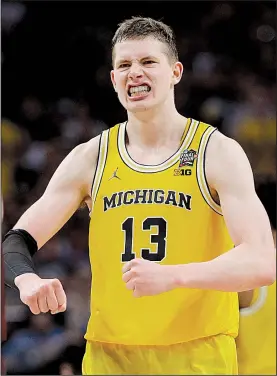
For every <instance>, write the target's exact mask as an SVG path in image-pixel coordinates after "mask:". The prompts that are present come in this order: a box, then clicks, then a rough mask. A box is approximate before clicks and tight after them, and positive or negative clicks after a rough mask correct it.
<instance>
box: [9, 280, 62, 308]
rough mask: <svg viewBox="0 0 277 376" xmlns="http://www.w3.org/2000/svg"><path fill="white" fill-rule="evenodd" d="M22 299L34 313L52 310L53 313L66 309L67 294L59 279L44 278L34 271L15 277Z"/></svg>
mask: <svg viewBox="0 0 277 376" xmlns="http://www.w3.org/2000/svg"><path fill="white" fill-rule="evenodd" d="M14 282H15V285H16V286H17V287H18V289H19V292H20V299H21V301H22V302H23V303H24V304H26V305H27V306H28V307H29V308H30V310H31V312H32V313H33V314H34V315H38V314H39V313H41V312H42V313H45V312H48V311H50V312H51V313H52V314H55V313H59V312H64V311H65V310H66V295H65V292H64V289H63V287H62V284H61V282H60V281H59V280H58V279H42V278H40V277H39V276H38V275H36V274H33V273H26V274H22V275H20V276H18V277H16V278H15V281H14Z"/></svg>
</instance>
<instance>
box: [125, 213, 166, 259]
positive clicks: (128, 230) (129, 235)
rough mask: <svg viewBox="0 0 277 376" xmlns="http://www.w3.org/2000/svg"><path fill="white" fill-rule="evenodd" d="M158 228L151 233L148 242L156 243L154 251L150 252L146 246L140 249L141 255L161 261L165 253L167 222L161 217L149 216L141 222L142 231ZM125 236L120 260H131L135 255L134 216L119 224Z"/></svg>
mask: <svg viewBox="0 0 277 376" xmlns="http://www.w3.org/2000/svg"><path fill="white" fill-rule="evenodd" d="M154 226H155V227H157V228H158V233H157V234H151V237H150V243H151V244H156V245H157V250H156V252H151V250H150V249H148V248H142V249H141V257H142V258H144V259H145V260H149V261H162V260H163V259H164V258H165V255H166V235H167V222H166V220H165V219H164V218H161V217H149V218H146V219H145V220H144V221H143V222H142V231H149V230H151V229H152V227H154ZM121 229H122V231H123V232H124V234H125V235H124V236H125V242H124V243H125V249H124V252H123V253H122V254H121V260H122V262H127V261H131V260H132V259H134V258H135V257H136V254H135V253H134V252H133V241H134V218H133V217H129V218H127V219H126V220H125V221H124V222H123V223H122V226H121Z"/></svg>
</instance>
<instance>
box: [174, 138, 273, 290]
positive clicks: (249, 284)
mask: <svg viewBox="0 0 277 376" xmlns="http://www.w3.org/2000/svg"><path fill="white" fill-rule="evenodd" d="M206 163H207V164H206V174H207V179H208V182H209V185H210V186H211V187H212V188H213V189H215V190H216V191H217V193H218V195H219V198H220V203H221V208H222V212H223V215H224V218H225V221H226V224H227V227H228V230H229V233H230V235H231V237H232V239H233V242H234V244H235V245H236V246H235V247H234V248H233V249H231V250H229V251H228V252H226V253H224V254H222V255H221V256H219V257H217V258H215V259H213V260H211V261H208V262H203V263H192V264H187V265H180V266H179V272H178V276H177V278H178V282H177V285H178V286H179V287H188V288H200V289H214V290H221V291H236V292H240V291H245V290H250V289H254V288H257V287H260V286H263V285H269V284H271V283H273V282H274V280H275V277H276V257H275V249H274V244H273V237H272V233H271V228H270V223H269V219H268V216H267V214H266V211H265V209H264V207H263V205H262V204H261V202H260V200H259V198H258V196H257V195H256V192H255V188H254V181H253V175H252V171H251V167H250V164H249V162H248V159H247V157H246V155H245V153H244V152H243V150H242V149H241V147H240V146H239V145H238V144H237V143H236V142H235V141H234V140H231V139H229V138H227V137H225V136H223V135H221V134H219V133H218V132H217V133H215V134H214V135H213V136H212V137H211V140H210V142H209V144H208V147H207V162H206Z"/></svg>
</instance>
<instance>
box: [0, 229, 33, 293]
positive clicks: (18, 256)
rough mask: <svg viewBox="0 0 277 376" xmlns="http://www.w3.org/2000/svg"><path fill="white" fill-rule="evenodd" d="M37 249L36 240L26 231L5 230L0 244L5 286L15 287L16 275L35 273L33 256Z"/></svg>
mask: <svg viewBox="0 0 277 376" xmlns="http://www.w3.org/2000/svg"><path fill="white" fill-rule="evenodd" d="M37 250H38V246H37V242H36V241H35V239H34V238H33V237H32V235H30V234H29V233H28V232H27V231H25V230H21V229H15V230H10V231H9V232H7V234H6V235H5V236H4V241H3V245H2V251H3V262H4V282H5V285H6V286H8V287H11V288H14V289H17V287H16V285H15V283H14V280H15V278H16V277H17V276H19V275H21V274H25V273H35V274H36V272H35V265H34V262H33V256H34V254H35V253H36V252H37Z"/></svg>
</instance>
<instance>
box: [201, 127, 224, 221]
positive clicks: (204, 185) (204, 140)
mask: <svg viewBox="0 0 277 376" xmlns="http://www.w3.org/2000/svg"><path fill="white" fill-rule="evenodd" d="M216 130H217V128H214V127H212V126H210V127H208V128H207V129H206V131H205V132H204V133H203V135H202V137H201V140H200V144H199V150H198V158H197V166H196V176H197V182H198V186H199V189H200V192H201V194H202V196H203V198H204V200H205V201H206V203H207V204H208V205H209V206H210V207H211V208H212V209H213V210H214V211H215V212H216V213H217V214H219V215H222V210H221V207H220V205H219V204H218V203H217V202H216V201H215V200H214V198H213V197H212V195H211V191H210V188H209V185H208V182H207V178H206V174H205V161H206V149H207V145H208V142H209V140H210V137H211V135H212V134H213V133H214V132H215V131H216Z"/></svg>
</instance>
